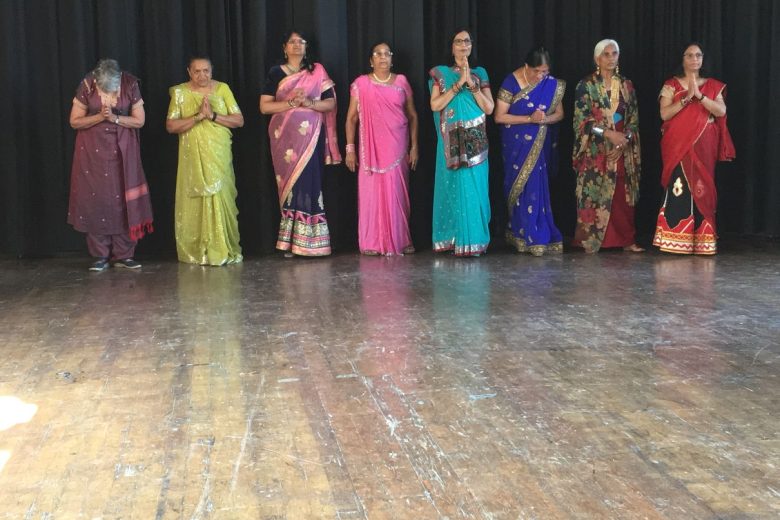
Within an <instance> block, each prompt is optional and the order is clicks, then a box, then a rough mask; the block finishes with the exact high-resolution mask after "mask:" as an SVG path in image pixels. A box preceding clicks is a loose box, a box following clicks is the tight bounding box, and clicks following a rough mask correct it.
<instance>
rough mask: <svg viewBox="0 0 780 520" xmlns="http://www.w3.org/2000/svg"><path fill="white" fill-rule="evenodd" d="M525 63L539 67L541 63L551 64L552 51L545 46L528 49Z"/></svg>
mask: <svg viewBox="0 0 780 520" xmlns="http://www.w3.org/2000/svg"><path fill="white" fill-rule="evenodd" d="M525 64H526V65H528V66H529V67H539V66H540V65H548V66H551V65H552V64H551V63H550V53H549V52H547V49H545V48H544V47H536V48H534V49H531V50H530V51H528V54H526V55H525Z"/></svg>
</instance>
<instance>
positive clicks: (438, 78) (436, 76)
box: [428, 67, 447, 94]
mask: <svg viewBox="0 0 780 520" xmlns="http://www.w3.org/2000/svg"><path fill="white" fill-rule="evenodd" d="M428 75H429V76H430V79H429V80H428V90H429V91H431V92H433V86H434V85H436V86H437V87H439V94H444V93H445V92H447V85H446V83H445V82H444V76H443V75H442V73H441V71H440V70H439V67H434V68H432V69H431V70H429V71H428Z"/></svg>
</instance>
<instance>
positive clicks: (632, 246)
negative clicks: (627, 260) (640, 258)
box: [623, 244, 644, 253]
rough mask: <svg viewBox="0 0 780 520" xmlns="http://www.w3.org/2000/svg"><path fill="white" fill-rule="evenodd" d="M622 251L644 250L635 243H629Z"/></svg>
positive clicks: (640, 251) (636, 251)
mask: <svg viewBox="0 0 780 520" xmlns="http://www.w3.org/2000/svg"><path fill="white" fill-rule="evenodd" d="M623 251H628V252H629V253H642V252H644V248H641V247H639V246H638V245H636V244H631V245H630V246H626V247H624V248H623Z"/></svg>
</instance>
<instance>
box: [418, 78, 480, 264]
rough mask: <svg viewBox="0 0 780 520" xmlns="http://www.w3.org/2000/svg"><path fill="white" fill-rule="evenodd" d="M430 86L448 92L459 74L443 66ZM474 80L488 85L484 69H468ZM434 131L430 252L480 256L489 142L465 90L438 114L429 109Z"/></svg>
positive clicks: (469, 93) (473, 101) (477, 110)
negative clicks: (435, 144)
mask: <svg viewBox="0 0 780 520" xmlns="http://www.w3.org/2000/svg"><path fill="white" fill-rule="evenodd" d="M430 76H431V79H430V80H429V81H428V88H429V89H430V90H431V91H432V90H433V89H434V88H438V89H439V92H441V93H444V92H447V91H448V90H449V89H451V88H452V86H453V85H454V84H455V83H456V82H457V81H458V79H459V78H460V73H458V72H455V70H453V68H451V67H446V66H442V65H440V66H438V67H434V68H433V69H431V71H430ZM472 81H474V83H475V84H477V85H480V87H481V88H484V87H489V86H490V83H489V80H488V76H487V72H485V69H483V68H482V67H477V68H475V69H472ZM433 121H434V124H435V125H436V130H437V134H438V145H437V147H436V182H435V184H434V189H433V250H434V251H453V252H454V253H455V255H457V256H479V255H480V254H482V253H484V252H485V250H486V249H487V246H488V243H489V242H490V230H489V228H488V224H489V223H490V200H489V199H488V141H487V133H486V131H485V113H484V112H483V111H482V109H481V108H479V105H477V102H476V101H475V100H474V96H473V95H472V94H471V92H469V91H467V90H465V89H464V90H461V91H460V92H458V93H457V94H456V95H455V97H454V98H453V100H452V101H450V103H449V104H448V105H447V106H446V107H445V108H444V110H442V111H441V112H434V113H433Z"/></svg>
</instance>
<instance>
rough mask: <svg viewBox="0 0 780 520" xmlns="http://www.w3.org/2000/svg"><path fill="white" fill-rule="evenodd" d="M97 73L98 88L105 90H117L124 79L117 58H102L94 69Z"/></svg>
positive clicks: (95, 73) (94, 72)
mask: <svg viewBox="0 0 780 520" xmlns="http://www.w3.org/2000/svg"><path fill="white" fill-rule="evenodd" d="M92 74H94V75H95V82H96V83H97V86H98V88H100V90H102V91H103V92H116V91H118V90H119V83H120V82H121V80H122V70H121V69H120V68H119V63H118V62H117V61H116V60H111V59H104V60H100V61H99V62H98V64H97V66H96V67H95V70H93V71H92Z"/></svg>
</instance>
